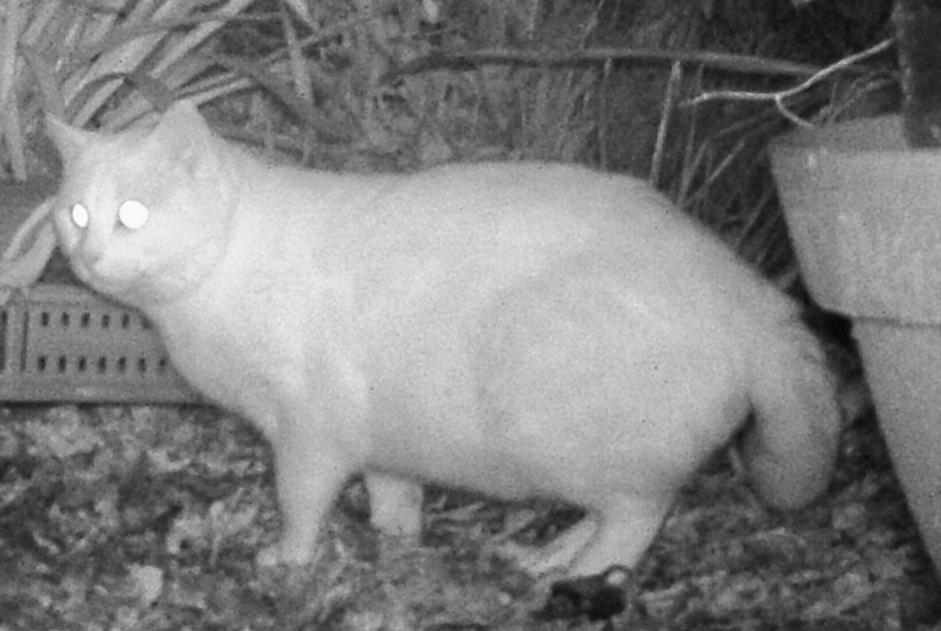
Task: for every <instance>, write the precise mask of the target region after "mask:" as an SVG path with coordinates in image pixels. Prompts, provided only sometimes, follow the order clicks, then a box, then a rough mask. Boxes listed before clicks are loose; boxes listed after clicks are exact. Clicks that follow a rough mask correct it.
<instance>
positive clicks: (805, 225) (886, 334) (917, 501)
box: [771, 116, 941, 572]
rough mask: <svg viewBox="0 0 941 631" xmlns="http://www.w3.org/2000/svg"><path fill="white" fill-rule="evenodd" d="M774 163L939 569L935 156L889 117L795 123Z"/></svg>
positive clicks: (794, 228) (798, 241) (940, 385)
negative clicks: (849, 335) (811, 125)
mask: <svg viewBox="0 0 941 631" xmlns="http://www.w3.org/2000/svg"><path fill="white" fill-rule="evenodd" d="M771 157H772V167H773V171H774V176H775V179H776V181H777V184H778V190H779V193H780V197H781V201H782V204H783V207H784V213H785V218H786V220H787V223H788V227H789V228H790V231H791V237H792V240H793V242H794V247H795V249H796V252H797V258H798V262H799V263H800V266H801V268H802V271H803V273H804V278H805V280H806V282H807V285H808V288H809V289H810V292H811V294H812V295H813V297H814V299H815V300H817V302H818V303H819V304H820V305H822V306H823V307H825V308H827V309H830V310H833V311H839V312H842V313H844V314H846V315H848V316H850V317H851V318H852V319H853V335H854V337H855V338H856V339H857V341H858V342H859V348H860V352H861V354H862V359H863V365H864V367H865V371H866V376H867V380H868V382H869V386H870V389H871V391H872V394H873V399H874V403H875V406H876V413H877V415H878V417H879V423H880V427H881V429H882V433H883V435H884V436H885V439H886V443H887V444H888V447H889V452H890V454H891V457H892V460H893V462H894V465H895V469H896V472H897V474H898V476H899V479H900V481H901V483H902V486H903V487H904V489H905V493H906V496H907V498H908V503H909V506H910V507H911V509H912V513H913V514H914V516H915V519H916V521H917V523H918V527H919V529H920V531H921V535H922V538H923V540H924V542H925V545H926V548H927V549H928V552H929V553H930V555H931V557H932V559H933V561H934V565H935V569H936V572H937V570H938V568H941V152H938V151H931V150H911V149H909V148H908V147H907V146H906V144H905V140H904V138H903V136H902V121H901V118H900V117H898V116H891V117H884V118H876V119H864V120H858V121H853V122H850V123H843V124H838V125H833V126H830V127H827V128H823V129H819V130H802V131H798V132H795V133H793V134H790V135H788V136H785V137H783V138H780V139H779V140H778V141H776V142H775V143H774V144H773V145H772V149H771Z"/></svg>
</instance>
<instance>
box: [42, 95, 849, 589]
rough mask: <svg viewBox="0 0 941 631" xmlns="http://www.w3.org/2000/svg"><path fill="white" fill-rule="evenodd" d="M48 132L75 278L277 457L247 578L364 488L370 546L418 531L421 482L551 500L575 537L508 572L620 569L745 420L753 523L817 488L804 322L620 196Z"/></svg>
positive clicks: (565, 183) (178, 117) (522, 177)
mask: <svg viewBox="0 0 941 631" xmlns="http://www.w3.org/2000/svg"><path fill="white" fill-rule="evenodd" d="M48 127H49V131H50V135H51V137H52V138H53V140H54V141H55V143H56V145H57V146H58V149H59V151H60V153H61V155H62V158H63V162H64V179H63V182H62V186H61V190H60V192H59V195H58V199H57V207H56V208H57V210H56V211H55V214H54V218H55V224H56V226H57V230H58V235H59V239H60V243H61V247H62V249H63V250H64V251H65V253H66V254H67V255H68V256H69V258H70V260H71V264H72V266H73V268H74V270H75V272H76V274H77V275H78V276H79V277H80V278H81V279H82V280H83V281H85V282H86V283H88V284H89V285H90V286H91V287H93V288H94V289H96V290H98V291H100V292H102V293H104V294H107V295H110V296H113V297H115V298H117V299H119V300H121V301H124V302H126V303H128V304H130V305H133V306H135V307H138V308H139V309H141V310H142V311H143V312H144V313H145V314H146V315H147V316H148V317H149V318H150V319H151V320H152V321H153V322H154V324H155V325H156V327H157V328H158V330H159V332H160V334H161V336H162V338H163V341H164V343H165V345H166V349H167V351H168V353H169V355H170V357H171V358H172V360H173V362H174V364H175V365H176V367H177V368H178V369H179V371H180V372H181V373H182V374H183V375H184V376H185V377H186V378H187V379H188V380H189V381H190V382H191V383H192V384H193V385H194V386H195V387H196V388H198V389H199V390H201V391H202V392H203V393H205V394H206V395H207V396H208V397H210V398H211V399H213V400H215V401H217V402H218V403H219V404H221V405H223V406H225V407H227V408H229V409H231V410H235V411H237V412H239V413H241V414H243V415H244V416H246V417H247V418H248V419H251V421H253V422H254V423H255V424H256V425H257V426H258V427H259V428H260V429H261V430H262V431H263V433H264V435H265V436H266V437H267V439H268V440H269V441H270V442H271V445H272V447H273V450H274V456H275V468H276V472H277V485H278V494H279V498H280V506H281V509H282V516H283V534H282V537H281V539H280V542H279V544H278V545H276V546H274V547H272V548H270V549H268V550H266V551H263V552H262V553H261V555H260V557H259V560H260V561H261V562H263V563H271V562H276V561H283V562H289V563H306V562H308V561H310V560H311V559H312V555H313V554H314V552H315V545H316V539H317V533H318V524H319V522H320V520H321V518H322V517H323V515H324V513H325V512H326V511H327V510H328V509H329V508H330V507H331V505H332V502H333V499H334V496H335V495H336V494H337V492H338V490H339V489H340V488H341V485H343V483H344V482H345V481H346V480H347V478H348V477H349V476H350V475H351V474H353V473H355V472H357V471H362V472H365V473H366V475H367V484H368V488H369V491H370V501H371V503H372V510H373V522H374V523H375V524H376V525H377V526H378V527H379V528H382V529H383V530H386V531H392V532H397V533H399V534H415V533H416V532H417V531H418V529H419V528H420V526H421V515H420V504H421V490H420V487H419V486H418V483H419V482H422V481H434V482H437V483H440V484H444V485H453V486H457V487H465V488H468V489H475V490H477V491H481V492H483V493H487V494H490V495H492V496H495V497H500V498H506V499H517V498H526V497H531V496H544V497H549V498H558V499H560V500H565V501H567V502H571V503H573V504H577V505H579V506H582V507H584V508H585V509H586V511H587V513H588V516H587V517H586V519H585V520H584V521H583V522H581V523H580V524H578V525H576V526H575V527H574V528H572V529H571V530H570V531H568V532H566V533H565V534H563V535H562V536H561V537H560V538H559V539H558V540H557V541H556V542H554V543H553V545H551V546H549V547H548V548H547V549H546V550H542V551H533V553H532V555H531V556H529V557H528V558H526V559H525V560H524V566H525V567H526V568H527V569H529V570H530V571H532V572H534V573H539V572H545V571H549V570H563V571H567V572H569V573H572V574H584V573H594V572H599V571H601V570H603V569H604V568H606V567H608V566H610V565H613V564H621V565H626V566H633V565H634V564H635V563H636V561H637V560H638V558H639V557H640V556H641V554H642V553H643V552H644V550H645V549H646V548H647V546H648V544H649V543H650V541H651V539H652V538H653V536H654V535H655V533H656V532H657V529H658V528H659V525H660V523H661V521H662V519H663V517H664V515H665V513H666V511H667V509H668V508H669V506H670V504H671V502H672V499H673V496H674V493H675V491H676V490H677V488H678V487H680V485H682V484H683V483H684V482H685V481H686V480H687V479H688V478H689V477H690V475H691V474H692V473H693V472H694V471H695V469H696V468H697V466H698V465H699V464H700V463H702V462H703V460H704V459H706V458H707V457H708V456H709V455H710V454H711V453H713V452H714V451H715V450H716V449H717V448H719V447H721V446H722V445H723V444H724V443H726V442H727V441H728V440H729V438H730V437H732V436H733V434H734V433H735V432H736V430H737V429H739V428H740V427H741V426H742V423H743V422H744V421H745V420H746V418H747V416H748V413H749V411H754V412H755V417H756V421H755V423H754V425H753V426H752V427H750V429H749V433H748V435H747V436H746V440H745V456H746V460H747V462H748V464H749V466H750V471H751V476H752V481H753V483H754V486H755V487H756V489H757V490H758V492H759V493H760V494H761V495H762V496H763V497H764V498H765V499H766V500H767V501H768V502H769V503H770V504H771V505H773V506H776V507H783V508H791V507H797V506H800V505H802V504H804V503H806V502H808V501H809V500H811V499H813V498H814V497H815V496H816V495H818V494H819V493H820V492H821V491H823V490H824V489H825V488H826V486H827V484H828V480H829V477H830V473H831V469H832V465H833V460H834V455H835V451H836V444H837V436H838V431H839V411H838V408H837V403H836V396H835V387H834V381H833V378H832V377H831V374H830V373H829V372H828V370H827V368H826V367H825V365H824V359H823V356H822V352H821V349H820V348H819V346H818V344H817V342H816V340H815V339H814V337H813V336H812V335H811V334H810V333H809V332H808V331H807V330H806V329H805V328H804V326H803V325H802V324H801V322H800V320H799V317H798V313H797V308H796V307H795V305H794V304H792V302H791V301H790V300H789V299H788V298H787V297H785V296H784V295H783V294H781V293H780V292H779V291H777V290H776V289H775V288H774V287H772V286H771V285H770V284H768V283H767V282H765V281H763V280H762V279H760V278H759V277H758V276H757V275H756V274H755V273H753V272H752V271H751V270H749V269H748V268H747V267H746V266H745V265H744V264H743V263H741V262H740V261H739V260H737V259H736V257H735V255H734V254H733V253H732V252H731V251H730V250H729V249H728V248H726V247H725V246H724V245H723V244H721V243H720V242H719V241H718V240H717V239H716V238H714V237H713V236H711V235H710V234H708V233H707V231H705V230H704V229H703V228H701V227H700V226H699V225H696V224H695V223H694V222H693V221H691V220H690V219H689V218H688V217H686V216H685V215H684V214H683V213H681V212H679V211H678V210H676V209H675V208H673V207H672V206H671V204H670V203H668V201H667V200H666V199H664V198H663V197H662V196H661V195H660V194H658V193H657V192H655V191H654V190H652V189H651V188H649V187H648V186H647V185H646V184H644V183H643V182H641V181H639V180H636V179H633V178H630V177H624V176H619V175H610V174H605V173H598V172H594V171H590V170H588V169H584V168H581V167H576V166H563V165H557V164H543V163H522V164H519V163H482V164H461V165H454V166H446V167H440V168H435V169H432V170H429V171H426V172H423V173H417V174H411V175H343V174H335V173H326V172H319V171H308V170H302V169H299V168H289V167H280V166H272V165H270V164H266V163H264V162H261V161H259V160H257V159H255V158H253V157H251V156H250V155H249V154H248V153H246V152H244V151H242V150H240V149H238V148H236V147H234V146H232V145H230V144H227V143H226V142H224V141H223V140H221V139H219V138H217V137H215V136H214V135H213V134H212V132H211V130H210V128H209V127H208V125H207V124H206V122H205V121H204V120H203V118H202V117H201V116H200V115H199V113H198V112H197V110H196V108H195V107H194V106H193V105H192V104H190V103H187V102H180V103H178V104H176V105H174V106H173V107H172V108H171V109H170V110H169V111H168V112H167V113H166V114H165V115H164V116H163V118H162V120H161V121H160V122H159V124H157V125H156V127H154V128H152V129H135V130H132V131H127V132H124V133H119V134H113V135H109V134H104V133H89V132H83V131H80V130H78V129H74V128H71V127H68V126H66V125H64V124H63V123H61V122H58V121H56V120H54V119H53V120H50V121H49V125H48Z"/></svg>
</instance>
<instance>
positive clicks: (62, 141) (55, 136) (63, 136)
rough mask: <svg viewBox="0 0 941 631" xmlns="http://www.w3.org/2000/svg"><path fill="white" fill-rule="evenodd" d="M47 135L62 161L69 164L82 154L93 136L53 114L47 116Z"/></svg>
mask: <svg viewBox="0 0 941 631" xmlns="http://www.w3.org/2000/svg"><path fill="white" fill-rule="evenodd" d="M46 135H47V136H49V138H50V140H52V144H54V145H55V146H56V149H58V150H59V155H60V156H61V157H62V161H63V162H69V161H71V160H72V159H74V158H75V157H76V156H77V155H79V154H81V153H82V151H83V150H84V149H85V146H86V145H87V144H88V143H89V141H90V137H91V135H92V134H90V133H89V132H86V131H82V130H81V129H78V128H77V127H72V126H71V125H68V124H67V123H64V122H63V121H61V120H60V119H58V118H57V117H55V116H53V115H52V114H47V115H46Z"/></svg>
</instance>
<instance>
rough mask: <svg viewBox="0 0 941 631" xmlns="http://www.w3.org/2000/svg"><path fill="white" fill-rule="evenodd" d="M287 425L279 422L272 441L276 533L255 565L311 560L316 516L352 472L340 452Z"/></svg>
mask: <svg viewBox="0 0 941 631" xmlns="http://www.w3.org/2000/svg"><path fill="white" fill-rule="evenodd" d="M290 429H291V428H290V427H285V424H282V425H281V427H279V430H278V436H277V437H276V438H275V440H274V441H272V450H273V451H274V467H275V480H276V484H277V492H278V505H279V507H280V509H281V539H280V540H279V541H278V542H277V543H276V544H274V545H272V546H268V547H266V548H264V549H262V550H261V551H259V553H258V555H257V556H256V559H255V561H256V563H257V564H258V566H259V567H272V566H274V565H278V564H281V563H283V564H287V565H306V564H308V563H310V562H311V561H313V560H314V557H315V554H316V546H317V535H318V532H319V530H320V525H321V522H322V520H323V518H324V516H325V515H326V514H327V512H328V511H329V510H330V508H331V506H333V502H334V499H335V498H336V496H337V494H338V493H339V491H340V489H341V487H342V486H343V483H344V482H345V481H346V480H347V478H348V477H349V475H350V473H351V471H350V469H351V468H350V466H349V464H348V463H347V460H346V459H345V458H343V457H342V456H340V455H339V454H338V453H336V452H333V451H331V450H327V449H323V448H322V446H320V445H317V443H316V442H313V443H312V442H311V440H310V438H311V437H310V436H306V438H307V440H305V436H304V433H303V432H300V435H298V434H299V433H298V432H293V431H290ZM318 447H320V448H318Z"/></svg>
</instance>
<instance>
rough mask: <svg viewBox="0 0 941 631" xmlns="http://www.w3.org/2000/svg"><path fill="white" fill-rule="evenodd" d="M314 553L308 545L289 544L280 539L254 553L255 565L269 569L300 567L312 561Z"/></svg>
mask: <svg viewBox="0 0 941 631" xmlns="http://www.w3.org/2000/svg"><path fill="white" fill-rule="evenodd" d="M313 558H314V553H313V551H312V550H311V549H310V547H309V546H291V545H287V544H286V542H284V541H280V542H278V543H273V544H271V545H269V546H265V547H264V548H262V549H261V550H259V551H258V552H257V553H256V554H255V567H257V568H259V569H262V570H269V569H273V568H277V567H283V566H288V567H302V566H305V565H309V564H310V563H311V561H313Z"/></svg>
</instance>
